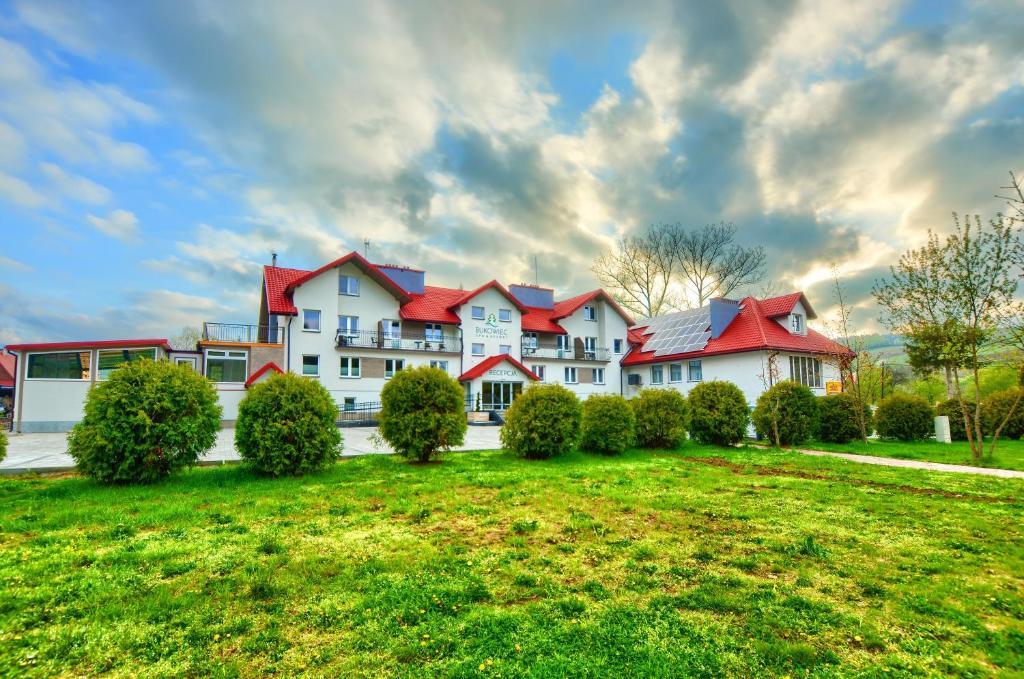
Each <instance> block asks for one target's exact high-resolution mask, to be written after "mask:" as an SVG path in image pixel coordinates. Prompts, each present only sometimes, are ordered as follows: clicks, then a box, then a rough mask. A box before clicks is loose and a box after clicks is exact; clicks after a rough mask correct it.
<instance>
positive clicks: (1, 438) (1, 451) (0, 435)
mask: <svg viewBox="0 0 1024 679" xmlns="http://www.w3.org/2000/svg"><path fill="white" fill-rule="evenodd" d="M6 457H7V434H5V433H4V432H2V431H0V462H3V461H4V458H6Z"/></svg>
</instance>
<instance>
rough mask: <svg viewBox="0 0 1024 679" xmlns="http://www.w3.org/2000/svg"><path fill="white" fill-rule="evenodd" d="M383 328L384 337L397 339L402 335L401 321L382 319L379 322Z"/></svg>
mask: <svg viewBox="0 0 1024 679" xmlns="http://www.w3.org/2000/svg"><path fill="white" fill-rule="evenodd" d="M380 327H381V328H382V329H383V330H384V339H399V338H400V337H401V336H402V322H401V321H393V320H389V319H384V320H383V321H381V322H380Z"/></svg>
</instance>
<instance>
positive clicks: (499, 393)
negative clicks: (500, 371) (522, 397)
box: [481, 382, 523, 410]
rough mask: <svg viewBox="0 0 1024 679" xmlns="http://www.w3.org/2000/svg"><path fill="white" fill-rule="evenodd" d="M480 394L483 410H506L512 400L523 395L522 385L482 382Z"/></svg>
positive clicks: (517, 383)
mask: <svg viewBox="0 0 1024 679" xmlns="http://www.w3.org/2000/svg"><path fill="white" fill-rule="evenodd" d="M481 392H482V401H483V402H482V406H483V409H484V410H508V407H509V406H510V405H512V400H513V399H514V398H515V397H516V396H519V394H521V393H523V383H522V382H484V383H483V384H482V385H481Z"/></svg>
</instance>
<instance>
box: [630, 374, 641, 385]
mask: <svg viewBox="0 0 1024 679" xmlns="http://www.w3.org/2000/svg"><path fill="white" fill-rule="evenodd" d="M626 384H628V385H629V386H631V387H639V386H640V385H641V384H643V382H641V381H640V376H639V375H627V376H626Z"/></svg>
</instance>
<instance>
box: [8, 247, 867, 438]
mask: <svg viewBox="0 0 1024 679" xmlns="http://www.w3.org/2000/svg"><path fill="white" fill-rule="evenodd" d="M815 317H816V315H815V313H814V310H813V309H812V307H811V305H810V303H809V302H808V301H807V299H806V298H805V297H804V295H803V294H802V293H799V292H797V293H792V294H790V295H785V296H782V297H773V298H770V299H764V300H757V299H754V298H752V297H747V298H745V299H743V300H741V301H738V302H737V301H732V300H726V299H715V300H712V301H711V303H710V304H709V305H708V306H705V307H703V308H701V309H694V310H688V311H680V312H677V313H672V314H668V315H665V316H660V317H657V318H653V319H645V320H641V321H639V322H636V323H634V321H633V320H632V319H631V318H630V316H629V314H627V313H626V312H625V311H624V310H623V309H622V308H621V307H620V306H619V305H618V304H617V303H616V302H615V301H614V300H613V299H612V298H611V296H610V295H608V294H607V293H605V292H604V291H603V290H593V291H590V292H586V293H583V294H581V295H576V296H574V297H569V298H566V299H562V300H556V299H555V294H554V291H553V290H551V289H550V288H543V287H539V286H536V285H525V284H513V285H508V286H506V285H502V284H501V283H499V282H498V281H494V280H492V281H490V282H488V283H484V284H483V285H481V286H479V287H477V288H474V289H472V290H462V289H456V288H446V287H438V286H432V285H427V281H426V274H425V273H424V272H423V271H421V270H418V269H412V268H409V267H405V266H397V265H390V264H373V263H371V262H369V261H368V260H367V259H366V258H364V257H363V256H361V255H359V254H358V253H356V252H351V253H349V254H347V255H345V256H344V257H341V258H339V259H336V260H334V261H332V262H329V263H327V264H325V265H324V266H322V267H320V268H318V269H315V270H312V271H306V270H300V269H289V268H284V267H279V266H277V265H276V262H275V263H274V264H272V265H270V266H266V267H264V270H263V278H262V281H261V288H260V307H259V314H258V322H257V323H256V324H255V325H240V324H231V323H215V322H206V323H204V324H203V335H202V339H201V340H200V341H199V343H198V346H197V347H196V348H195V350H190V351H176V350H172V349H171V347H170V346H169V344H168V343H167V340H164V339H145V340H108V341H100V342H61V343H42V344H40V343H37V344H16V345H10V346H9V347H8V349H9V350H10V351H12V352H14V353H15V354H16V355H17V357H18V360H17V366H18V368H17V373H18V374H17V376H16V382H17V384H16V386H17V390H16V393H17V398H16V401H15V423H14V424H15V429H17V430H18V431H26V432H30V431H37V432H38V431H65V430H67V429H69V428H70V427H71V426H72V425H73V424H74V423H75V422H77V421H78V420H79V419H81V416H82V404H83V402H84V398H85V395H86V393H87V391H88V389H89V387H90V386H91V385H92V384H95V383H96V382H98V381H101V380H103V379H105V378H106V376H107V375H108V374H109V372H110V371H111V370H113V369H114V368H116V367H117V365H119V364H120V363H122V362H124V361H127V360H133V359H135V358H141V357H147V358H154V359H163V358H166V359H168V360H172V361H174V362H176V363H179V364H183V365H187V366H189V367H190V368H192V369H193V370H196V371H198V372H200V373H202V374H203V375H206V376H207V377H209V378H210V379H211V380H212V381H213V382H214V385H215V388H216V389H217V393H218V397H219V400H220V403H221V406H222V407H223V409H224V416H223V417H224V419H225V421H226V422H227V423H230V422H232V421H233V420H235V419H236V418H237V415H238V404H239V403H240V402H241V400H242V398H243V397H244V396H245V394H246V390H247V389H248V388H249V387H251V386H252V385H253V384H255V383H257V382H259V381H261V380H264V379H267V378H268V377H269V376H270V375H273V374H275V373H279V372H286V371H287V372H294V373H297V374H300V375H304V376H306V377H309V378H310V379H316V380H319V381H320V382H321V383H322V384H323V385H324V387H326V389H327V390H328V391H329V392H330V393H331V395H332V396H333V397H334V399H335V401H336V402H337V403H338V405H339V408H340V409H341V411H342V418H343V419H348V417H349V414H351V415H352V419H358V416H359V415H360V413H364V412H373V411H374V410H375V409H376V408H378V407H379V402H380V398H381V391H382V390H383V388H384V385H385V384H387V381H388V380H389V379H390V378H391V377H392V376H393V375H394V374H395V373H396V372H397V371H399V370H402V369H404V368H407V367H414V366H420V365H430V366H434V367H437V368H440V369H441V370H444V371H445V372H447V373H448V374H449V375H451V376H452V377H453V378H455V379H457V380H458V381H459V382H460V383H461V384H462V385H463V389H464V390H465V395H466V403H467V409H470V410H484V411H501V410H504V409H505V408H507V407H508V406H509V405H510V404H511V403H512V400H513V399H514V398H515V397H516V395H518V394H519V393H521V392H522V390H523V389H524V388H525V387H526V386H527V385H528V384H530V383H534V382H557V383H561V384H563V385H565V386H566V387H567V388H569V389H570V390H572V391H573V392H575V393H576V394H577V395H579V396H580V397H581V398H585V397H586V396H589V395H590V394H602V393H608V394H624V395H625V396H626V397H631V396H633V395H635V394H636V392H637V391H638V390H639V389H641V388H643V387H663V388H672V389H678V390H679V391H681V392H683V393H687V392H688V391H689V390H690V389H691V388H692V387H693V385H695V384H697V383H699V382H701V381H707V380H728V381H730V382H734V383H735V384H737V385H738V386H739V387H740V388H741V389H742V390H743V392H744V394H745V395H746V397H747V401H748V403H749V404H750V405H751V406H753V404H754V403H755V402H756V400H757V397H758V396H759V395H760V394H761V393H762V392H763V391H764V390H765V389H766V388H767V387H769V386H771V385H772V384H774V383H775V382H777V381H779V380H782V379H795V380H797V381H798V382H801V383H803V384H806V385H807V386H809V387H810V388H811V389H813V390H814V391H815V393H818V394H824V393H826V391H828V390H830V389H831V390H838V389H839V388H840V385H839V380H840V376H839V369H838V364H839V362H840V361H841V360H842V358H843V357H844V356H847V355H849V351H848V350H847V349H846V348H845V347H842V346H840V345H838V344H836V343H835V342H832V341H831V340H829V339H827V338H826V337H824V336H822V335H821V334H819V333H817V332H815V331H813V330H810V329H809V328H808V327H807V321H808V320H813V319H814V318H815Z"/></svg>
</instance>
